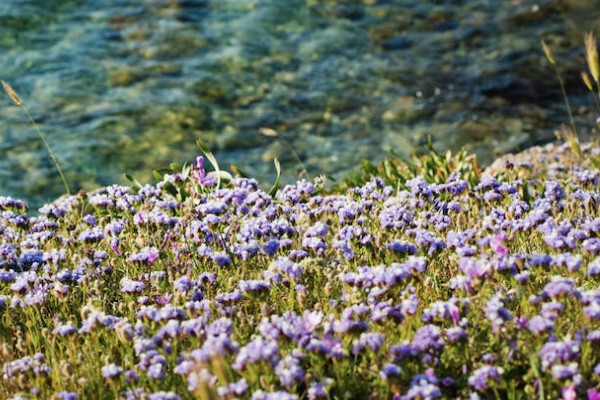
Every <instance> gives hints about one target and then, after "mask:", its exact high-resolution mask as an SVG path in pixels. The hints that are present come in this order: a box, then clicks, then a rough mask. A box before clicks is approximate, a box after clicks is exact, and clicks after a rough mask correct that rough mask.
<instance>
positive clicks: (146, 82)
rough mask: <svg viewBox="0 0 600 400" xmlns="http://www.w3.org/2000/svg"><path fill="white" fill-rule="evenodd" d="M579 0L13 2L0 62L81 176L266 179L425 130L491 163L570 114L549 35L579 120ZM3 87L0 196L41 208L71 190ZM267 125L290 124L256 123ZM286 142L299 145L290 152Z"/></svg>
mask: <svg viewBox="0 0 600 400" xmlns="http://www.w3.org/2000/svg"><path fill="white" fill-rule="evenodd" d="M595 3H596V2H590V1H581V0H560V1H558V0H540V1H528V0H502V1H500V0H464V1H461V0H453V1H450V0H447V1H443V0H437V1H434V0H432V1H427V0H423V1H414V0H3V1H2V2H0V54H1V56H0V74H1V76H0V78H1V79H3V80H5V81H7V82H9V83H10V84H11V85H12V87H13V88H14V89H15V90H16V91H17V92H18V93H19V95H20V96H21V98H22V99H23V100H24V102H25V105H26V106H27V108H28V109H29V111H30V112H31V114H32V116H33V118H34V119H35V121H36V122H37V124H38V125H39V127H40V128H41V129H42V131H43V132H44V133H45V135H46V137H47V139H48V142H49V143H50V146H51V147H52V148H53V150H54V152H55V153H56V155H57V157H58V158H59V160H60V163H61V165H62V167H63V169H64V171H65V174H66V176H67V179H68V181H69V185H70V187H71V190H72V191H77V190H79V189H82V188H83V189H85V190H93V189H94V188H97V187H99V186H104V185H109V184H112V183H124V182H125V181H124V179H123V174H124V173H128V174H130V175H133V176H135V177H136V178H138V179H139V180H140V181H144V182H147V181H150V180H151V171H152V169H153V168H156V167H160V166H163V165H166V164H168V163H170V162H173V161H177V162H185V161H188V162H190V161H193V160H194V158H195V156H196V155H197V154H198V149H197V148H196V145H195V139H196V138H198V137H199V138H202V139H203V140H204V142H205V143H206V144H207V145H208V146H209V147H210V148H211V149H212V150H213V152H214V153H215V154H216V156H217V158H218V159H219V160H220V162H221V164H222V166H223V167H225V168H227V167H228V166H229V165H231V164H234V165H236V166H237V167H239V168H240V169H241V170H242V171H244V172H245V173H247V174H248V175H250V176H252V177H256V178H257V179H258V180H259V181H261V182H265V184H268V182H271V181H272V180H273V179H274V174H275V172H274V168H273V164H272V159H273V158H275V157H277V158H279V159H280V160H281V162H282V167H283V171H284V180H285V181H286V182H292V181H294V180H295V179H298V177H299V176H300V175H299V173H300V171H301V170H302V169H306V171H307V174H306V176H307V177H308V178H312V177H314V176H316V175H319V174H321V173H324V174H329V175H331V176H333V177H338V178H339V177H341V176H343V174H344V173H345V172H347V171H348V170H349V169H352V168H355V167H356V166H357V165H358V164H359V162H360V160H361V159H362V158H369V159H371V160H373V161H374V162H376V161H378V160H380V159H382V158H383V157H385V156H386V155H387V154H388V152H389V150H393V151H394V152H395V153H397V154H399V155H403V156H406V155H408V154H410V152H411V151H413V150H414V149H417V148H422V147H423V146H424V145H425V144H426V143H427V140H428V138H431V142H432V143H433V145H434V147H435V148H436V149H438V150H442V151H443V150H446V149H451V150H457V149H460V148H461V147H467V148H468V149H469V150H471V151H474V152H476V153H477V154H478V155H479V157H480V159H481V160H482V161H483V162H484V163H485V162H486V161H489V160H491V159H492V158H493V157H494V156H495V155H498V154H500V153H504V152H507V151H511V150H515V149H519V148H522V147H526V146H529V145H532V144H536V143H541V142H544V141H548V140H551V139H552V138H553V132H554V131H555V130H556V129H557V128H558V127H559V125H560V124H561V123H564V122H567V121H568V116H567V113H566V110H565V106H564V99H563V97H562V95H561V93H560V87H559V85H558V82H557V80H556V78H555V77H554V75H553V72H552V70H551V69H550V66H549V64H548V62H547V61H546V60H545V58H544V54H543V52H542V50H541V46H540V39H542V38H543V39H545V40H546V42H547V43H548V44H549V45H550V47H551V48H552V49H553V51H554V53H555V56H556V58H557V62H558V64H559V66H560V68H561V70H562V73H563V77H564V79H565V83H566V87H567V91H568V92H569V96H570V99H571V102H572V103H573V107H574V110H575V113H576V118H577V119H578V122H579V124H580V126H581V129H582V130H583V129H590V128H591V127H592V125H591V123H592V122H593V121H594V119H595V117H596V114H597V110H596V109H595V108H594V107H593V101H592V99H591V98H590V97H589V96H588V95H587V94H586V90H585V87H584V86H583V84H582V83H581V80H580V78H579V71H580V70H581V69H584V68H585V61H584V57H583V50H582V49H583V40H582V36H583V33H584V32H586V31H588V30H592V31H593V30H596V31H598V30H599V28H600V25H599V23H600V13H598V11H597V7H596V4H595ZM0 98H2V100H1V102H2V103H1V104H2V106H1V107H0V195H4V196H12V197H17V198H22V199H25V200H27V201H28V202H29V203H30V205H31V206H32V207H33V208H35V207H38V206H40V205H41V204H43V203H44V202H47V201H51V200H52V199H54V198H56V197H58V196H60V195H61V194H62V192H63V190H64V188H63V187H62V183H61V181H60V177H59V176H58V173H57V172H56V170H55V168H54V166H53V164H52V161H51V159H50V158H49V156H48V154H47V152H46V150H45V148H44V146H43V144H42V143H41V141H40V139H39V137H38V136H37V134H36V132H35V130H34V128H33V127H32V126H31V125H30V123H29V122H28V120H27V118H26V117H25V115H24V114H23V112H22V110H21V109H19V108H18V107H16V106H15V105H14V104H12V103H11V100H10V98H9V97H8V96H3V97H0ZM261 128H268V129H272V130H274V131H275V132H277V134H278V136H275V137H274V136H265V135H261V134H260V131H261ZM290 148H291V149H293V150H294V151H293V152H292V151H290Z"/></svg>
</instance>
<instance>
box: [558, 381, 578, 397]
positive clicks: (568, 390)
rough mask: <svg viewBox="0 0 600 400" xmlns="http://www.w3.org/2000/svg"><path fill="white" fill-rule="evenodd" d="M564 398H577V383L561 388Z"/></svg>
mask: <svg viewBox="0 0 600 400" xmlns="http://www.w3.org/2000/svg"><path fill="white" fill-rule="evenodd" d="M561 392H562V396H563V400H575V399H576V398H577V392H575V384H574V383H571V384H570V385H569V386H565V387H563V388H562V390H561Z"/></svg>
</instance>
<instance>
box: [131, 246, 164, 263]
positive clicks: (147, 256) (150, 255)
mask: <svg viewBox="0 0 600 400" xmlns="http://www.w3.org/2000/svg"><path fill="white" fill-rule="evenodd" d="M158 255H159V253H158V249H157V248H156V247H144V248H143V249H141V250H140V251H139V252H137V253H133V254H132V255H131V256H129V261H131V262H136V261H137V262H141V263H146V264H152V263H153V262H154V261H156V259H157V258H158Z"/></svg>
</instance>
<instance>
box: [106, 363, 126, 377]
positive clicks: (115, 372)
mask: <svg viewBox="0 0 600 400" xmlns="http://www.w3.org/2000/svg"><path fill="white" fill-rule="evenodd" d="M122 372H123V368H121V367H119V366H118V365H116V364H108V365H105V366H104V367H102V376H103V377H104V378H106V379H115V378H117V377H118V376H119V375H121V373H122Z"/></svg>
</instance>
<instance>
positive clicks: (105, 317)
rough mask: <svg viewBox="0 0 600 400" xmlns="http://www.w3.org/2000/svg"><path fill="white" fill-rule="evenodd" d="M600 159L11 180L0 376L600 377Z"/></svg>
mask: <svg viewBox="0 0 600 400" xmlns="http://www.w3.org/2000/svg"><path fill="white" fill-rule="evenodd" d="M588 175H589V176H594V177H597V174H596V175H593V174H592V173H591V172H588V173H585V172H584V171H578V172H577V174H575V175H574V177H571V176H570V175H569V176H565V177H563V178H560V177H559V176H556V177H555V178H554V180H551V181H547V182H537V181H535V180H528V181H523V180H520V179H513V180H510V179H508V178H505V179H499V178H493V177H489V176H484V177H482V179H481V181H480V183H479V184H478V185H476V186H474V187H471V186H469V184H468V183H467V182H465V181H463V180H461V179H460V177H459V176H457V175H452V176H450V177H449V178H448V181H447V182H445V183H439V184H434V183H428V182H426V181H425V180H424V179H423V178H420V177H418V178H415V179H412V180H410V181H408V182H407V184H406V187H407V189H406V190H397V189H396V188H392V187H389V186H386V185H385V184H384V182H383V181H382V180H380V179H378V178H373V179H372V180H371V181H369V182H368V183H366V184H365V185H364V186H362V187H357V188H351V189H349V190H348V191H347V192H345V193H338V194H330V195H323V194H319V193H317V189H316V188H315V185H314V184H312V183H311V182H308V181H300V182H298V183H296V184H295V185H288V186H286V187H284V188H282V189H281V190H280V191H279V192H278V193H276V194H275V195H274V196H269V195H268V194H267V193H265V192H263V191H262V190H261V189H259V187H258V185H257V183H256V182H255V181H253V180H250V179H245V178H236V179H233V180H231V182H229V184H228V185H227V186H226V187H221V186H220V182H217V180H216V179H215V178H214V177H213V176H212V175H207V174H205V172H204V169H203V159H198V160H197V163H196V165H194V166H193V168H192V169H191V171H190V175H189V176H188V177H187V178H186V177H185V176H184V175H166V176H165V177H164V178H163V180H162V181H160V182H159V183H157V184H156V185H153V186H151V185H146V186H143V187H141V188H140V189H139V190H137V191H134V190H133V189H131V188H127V187H121V186H110V187H107V188H106V189H105V190H103V191H102V192H97V193H95V194H92V195H87V194H84V193H80V194H79V195H76V196H69V197H65V198H62V199H61V200H59V201H57V202H54V203H52V204H48V205H46V206H44V207H42V208H41V209H40V210H39V215H37V216H30V215H28V214H27V213H26V212H27V211H26V207H24V205H22V204H21V203H20V202H18V201H13V200H10V199H6V198H0V203H1V204H2V208H1V210H0V332H1V333H2V337H3V338H4V339H3V341H2V347H0V363H1V364H2V382H1V384H0V387H2V388H3V390H4V391H5V393H6V394H7V396H13V397H15V398H16V397H18V396H21V397H23V396H31V397H33V398H52V397H54V398H61V399H75V398H95V397H97V391H99V390H102V391H103V392H105V393H110V394H111V396H113V397H114V398H118V397H120V398H131V399H133V398H148V399H180V398H181V399H183V398H193V397H197V398H222V399H232V398H251V399H286V398H289V399H296V398H309V399H317V398H348V397H351V398H373V397H378V398H396V399H435V398H480V397H479V396H481V398H487V397H489V396H492V397H493V396H494V395H495V396H496V397H498V396H499V397H501V398H504V397H507V396H509V394H510V393H513V394H514V391H516V392H522V393H526V394H527V396H529V397H532V398H534V397H535V398H537V397H540V396H541V394H540V393H541V390H542V388H543V390H544V393H545V395H546V396H547V397H548V396H549V397H552V398H557V397H559V396H565V395H564V393H569V395H573V394H574V395H575V396H576V397H578V398H585V397H586V396H587V397H589V398H594V397H590V396H595V393H598V391H599V390H600V350H599V349H600V346H598V344H599V343H600V333H599V332H600V285H599V283H600V261H599V260H600V259H599V256H600V213H599V212H598V207H597V205H598V204H599V203H600V191H599V190H598V189H599V188H598V184H599V182H598V179H591V178H590V179H587V178H586V179H584V178H582V177H586V176H588ZM507 176H510V175H507ZM186 179H187V180H186ZM582 205H583V206H582ZM50 366H52V368H50ZM55 370H56V371H57V372H56V373H54V372H55ZM511 391H513V392H511ZM494 393H495V394H494ZM590 393H591V395H590ZM565 398H566V397H565Z"/></svg>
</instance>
